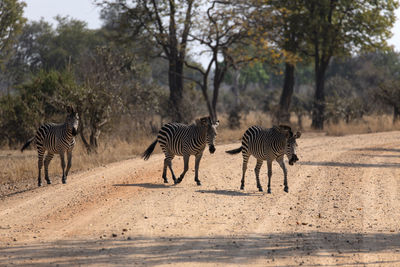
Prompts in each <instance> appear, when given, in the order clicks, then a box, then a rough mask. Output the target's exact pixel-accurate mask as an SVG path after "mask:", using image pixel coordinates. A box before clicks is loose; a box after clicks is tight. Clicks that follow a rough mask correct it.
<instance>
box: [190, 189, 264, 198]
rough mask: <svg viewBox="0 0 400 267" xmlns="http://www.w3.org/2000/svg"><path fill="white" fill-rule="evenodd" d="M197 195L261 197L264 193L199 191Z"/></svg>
mask: <svg viewBox="0 0 400 267" xmlns="http://www.w3.org/2000/svg"><path fill="white" fill-rule="evenodd" d="M196 192H197V193H205V194H216V195H223V196H239V197H242V196H260V195H262V194H263V193H262V192H243V191H239V190H197V191H196Z"/></svg>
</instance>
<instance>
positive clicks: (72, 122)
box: [65, 106, 79, 136]
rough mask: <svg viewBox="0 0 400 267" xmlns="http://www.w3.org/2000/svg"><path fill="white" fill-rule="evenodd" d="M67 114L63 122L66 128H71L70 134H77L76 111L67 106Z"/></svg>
mask: <svg viewBox="0 0 400 267" xmlns="http://www.w3.org/2000/svg"><path fill="white" fill-rule="evenodd" d="M67 112H68V116H67V118H66V119H65V124H66V125H67V129H69V130H71V132H72V135H73V136H75V135H77V134H78V125H79V116H78V112H76V111H75V110H74V108H73V107H70V106H68V107H67Z"/></svg>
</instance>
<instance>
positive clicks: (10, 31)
mask: <svg viewBox="0 0 400 267" xmlns="http://www.w3.org/2000/svg"><path fill="white" fill-rule="evenodd" d="M25 5H26V4H25V3H24V2H20V1H18V0H2V1H0V71H2V70H3V67H4V64H5V63H6V62H7V60H8V59H9V58H10V56H11V54H12V53H11V50H10V49H11V48H12V45H13V43H14V42H15V41H16V39H17V36H18V34H19V32H20V31H21V29H22V26H23V24H24V23H25V18H23V16H22V15H23V11H24V7H25Z"/></svg>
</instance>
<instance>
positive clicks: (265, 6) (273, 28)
mask: <svg viewBox="0 0 400 267" xmlns="http://www.w3.org/2000/svg"><path fill="white" fill-rule="evenodd" d="M253 5H254V6H255V7H256V10H257V11H256V12H255V16H254V18H255V20H256V21H258V23H259V24H261V25H262V28H263V30H264V31H266V32H267V33H268V39H269V41H270V42H271V43H272V44H273V45H274V46H276V47H277V49H279V50H280V53H281V58H282V61H284V62H285V67H284V80H283V87H282V92H281V95H280V99H279V105H278V109H277V111H276V113H275V114H274V118H275V121H276V122H277V123H280V122H285V123H288V122H289V120H290V113H289V108H290V102H291V98H292V95H293V90H294V84H295V66H296V63H297V62H298V61H300V60H301V58H300V55H301V46H302V45H304V32H303V30H302V29H303V28H304V25H303V23H304V20H303V14H304V13H305V11H304V5H302V0H284V1H282V0H253Z"/></svg>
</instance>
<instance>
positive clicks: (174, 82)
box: [168, 58, 184, 122]
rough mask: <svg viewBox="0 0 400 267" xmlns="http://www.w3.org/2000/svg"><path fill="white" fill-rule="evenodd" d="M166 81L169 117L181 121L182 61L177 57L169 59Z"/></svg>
mask: <svg viewBox="0 0 400 267" xmlns="http://www.w3.org/2000/svg"><path fill="white" fill-rule="evenodd" d="M168 82H169V89H170V95H169V110H170V114H171V119H172V120H173V121H176V122H183V120H184V118H183V114H182V105H183V63H182V62H180V61H179V59H178V58H175V59H171V60H170V62H169V70H168Z"/></svg>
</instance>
